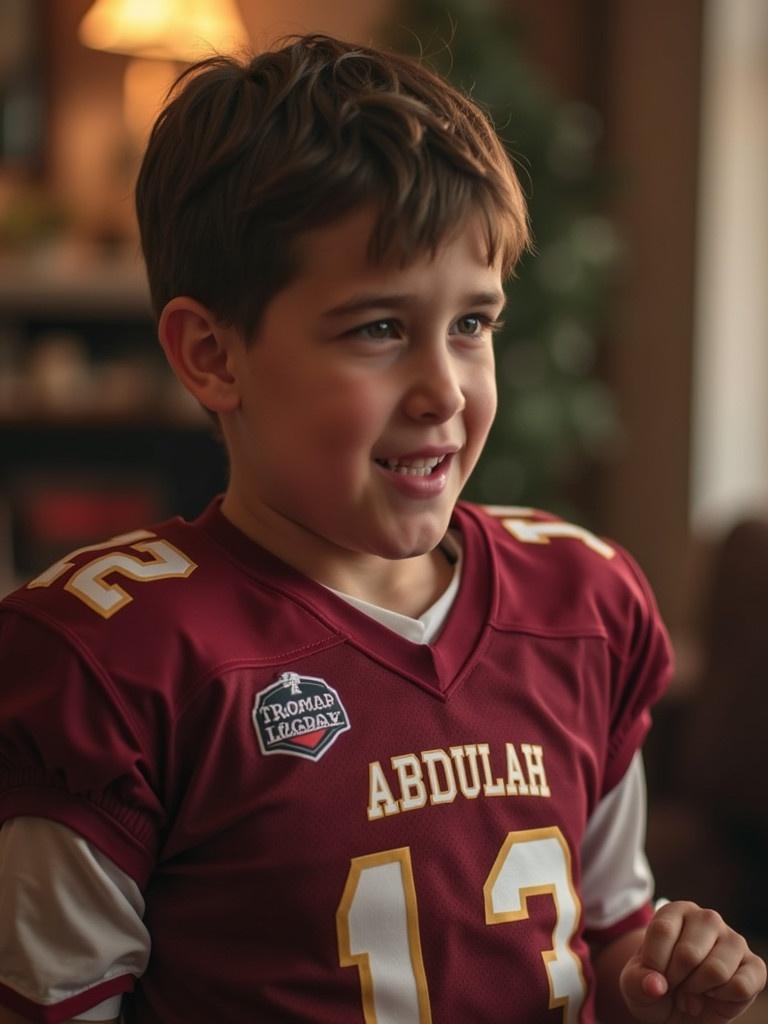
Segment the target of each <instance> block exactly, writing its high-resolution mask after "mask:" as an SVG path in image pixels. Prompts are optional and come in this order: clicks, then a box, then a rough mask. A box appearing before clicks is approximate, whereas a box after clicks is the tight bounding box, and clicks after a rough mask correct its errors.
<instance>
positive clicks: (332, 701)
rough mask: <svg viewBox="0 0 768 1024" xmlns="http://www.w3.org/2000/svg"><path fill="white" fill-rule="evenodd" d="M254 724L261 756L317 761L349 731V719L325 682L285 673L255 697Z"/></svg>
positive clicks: (336, 696) (335, 695) (310, 677)
mask: <svg viewBox="0 0 768 1024" xmlns="http://www.w3.org/2000/svg"><path fill="white" fill-rule="evenodd" d="M253 725H254V728H255V729H256V736H257V737H258V740H259V747H260V748H261V752H262V754H291V755H293V756H294V757H304V758H307V759H308V760H310V761H319V760H320V758H321V757H322V756H323V754H324V753H325V752H326V750H328V748H329V747H330V746H331V744H332V743H334V742H335V741H336V739H337V738H338V737H339V736H340V735H341V733H343V732H346V731H347V729H349V716H348V715H347V712H346V708H345V707H344V705H343V704H342V703H341V700H340V698H339V695H338V693H337V692H336V691H335V690H334V689H333V687H332V686H329V685H328V683H326V681H325V680H324V679H318V678H317V677H315V676H300V675H298V674H297V673H296V672H284V673H283V674H282V675H281V676H280V678H279V679H278V680H277V681H276V682H274V683H272V684H271V686H268V687H266V689H264V690H261V691H260V692H259V693H258V694H257V695H256V702H255V703H254V705H253Z"/></svg>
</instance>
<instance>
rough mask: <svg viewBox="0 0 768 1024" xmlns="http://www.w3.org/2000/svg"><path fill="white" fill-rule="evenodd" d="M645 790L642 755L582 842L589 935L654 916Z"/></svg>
mask: <svg viewBox="0 0 768 1024" xmlns="http://www.w3.org/2000/svg"><path fill="white" fill-rule="evenodd" d="M645 821H646V790H645V769H644V767H643V760H642V755H641V754H640V753H639V752H638V753H636V754H635V756H634V758H633V759H632V762H631V763H630V766H629V768H628V769H627V772H626V774H625V776H624V778H623V779H621V781H620V782H619V783H618V784H617V785H616V786H615V787H614V788H613V789H612V790H611V792H610V793H608V795H607V796H604V797H603V799H602V800H601V801H600V803H599V804H598V805H597V807H596V808H595V810H594V811H593V812H592V815H591V816H590V818H589V821H588V822H587V828H586V832H585V834H584V839H583V840H582V845H581V863H582V876H581V900H582V905H583V908H584V929H585V937H586V938H587V940H588V941H589V942H595V943H599V944H601V945H602V944H604V943H606V942H611V941H612V940H613V939H615V938H618V936H619V935H621V934H623V933H624V932H626V931H630V930H631V929H632V928H638V927H643V926H645V925H646V924H647V923H648V921H649V920H650V918H651V916H652V909H651V899H652V898H653V887H654V881H653V874H652V872H651V868H650V865H649V864H648V859H647V857H646V855H645Z"/></svg>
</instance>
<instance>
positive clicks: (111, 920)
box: [0, 536, 653, 1021]
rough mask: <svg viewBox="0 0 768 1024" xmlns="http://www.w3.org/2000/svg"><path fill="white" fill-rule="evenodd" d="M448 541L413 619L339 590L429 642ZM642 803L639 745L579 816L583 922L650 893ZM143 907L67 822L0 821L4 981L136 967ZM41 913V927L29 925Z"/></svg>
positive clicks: (60, 983) (63, 989) (90, 977)
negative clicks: (436, 578) (618, 777)
mask: <svg viewBox="0 0 768 1024" xmlns="http://www.w3.org/2000/svg"><path fill="white" fill-rule="evenodd" d="M447 546H448V548H449V553H450V554H451V557H452V558H455V567H454V572H453V577H452V580H451V583H450V584H449V586H448V588H447V590H446V591H445V592H444V593H443V594H442V595H441V596H440V597H439V598H438V600H437V601H436V602H435V603H434V604H433V605H432V606H431V607H430V608H428V609H427V610H426V611H425V612H424V614H423V615H421V616H420V617H419V618H418V619H412V618H409V617H408V616H405V615H400V614H398V613H397V612H392V611H389V610H388V609H385V608H380V607H378V606H376V605H371V604H369V603H368V602H366V601H362V600H360V599H359V598H354V597H350V596H349V595H346V594H339V596H340V597H342V598H343V599H344V600H345V601H347V602H348V603H349V604H351V605H353V606H354V607H356V608H358V609H359V610H360V611H362V612H364V613H365V614H367V615H369V616H371V618H374V619H376V620H377V621H378V622H381V623H382V624H383V625H385V626H387V627H388V628H389V629H391V630H393V631H394V632H396V633H398V634H399V635H400V636H403V637H405V638H406V639H408V640H410V641H412V642H413V643H430V642H431V641H432V640H434V639H435V638H436V637H437V635H438V633H439V632H440V629H441V628H442V626H443V623H444V622H445V620H446V618H447V616H448V612H449V611H450V609H451V606H452V605H453V602H454V600H455V598H456V594H457V592H458V589H459V582H460V579H461V547H460V542H459V540H458V538H457V537H456V536H453V537H450V539H449V544H448V545H447ZM334 593H337V594H338V591H334ZM645 811H646V800H645V773H644V769H643V763H642V759H641V756H640V754H639V753H637V754H636V755H635V757H634V759H633V761H632V763H631V764H630V767H629V769H628V770H627V772H626V774H625V776H624V778H623V779H622V781H621V782H620V783H619V784H618V785H617V786H616V787H615V788H614V789H613V790H612V791H611V792H610V793H609V794H608V795H607V796H605V797H604V798H603V800H602V801H601V802H600V804H598V806H597V808H596V809H595V811H594V813H593V814H592V816H591V818H590V820H589V822H588V824H587V829H586V832H585V835H584V840H583V843H582V865H583V871H582V884H581V898H582V905H583V908H584V927H585V928H592V929H601V928H608V927H610V926H611V925H612V924H615V923H616V922H617V921H620V920H621V919H622V918H624V917H626V916H628V915H629V914H631V913H632V912H633V911H635V910H637V909H639V908H640V907H642V906H643V905H644V904H645V903H646V902H647V901H648V900H649V899H650V898H651V896H652V893H653V878H652V875H651V871H650V868H649V865H648V861H647V859H646V857H645V853H644V845H645V817H646V815H645ZM40 907H44V908H45V911H44V914H42V913H41V912H40V909H39V908H40ZM143 913H144V900H143V898H142V895H141V892H140V891H139V889H138V887H137V886H136V883H135V882H134V881H133V879H131V878H130V877H129V876H128V875H127V874H126V873H125V872H124V871H122V870H121V869H120V868H118V867H117V865H115V864H114V863H113V862H112V861H111V860H109V859H108V858H107V857H105V856H104V855H103V854H101V853H100V852H99V851H98V850H96V849H95V848H94V847H93V846H92V845H91V844H90V843H89V842H88V841H87V840H85V839H83V838H82V837H81V836H79V835H77V834H76V833H75V832H73V831H72V830H70V829H69V828H67V827H66V826H64V825H60V824H58V823H56V822H52V821H48V820H45V819H42V818H33V817H18V818H14V819H11V820H9V821H7V822H5V824H4V825H3V826H2V828H0V981H1V982H2V983H3V984H5V985H6V986H7V987H8V988H11V989H13V990H14V991H16V992H18V993H19V994H20V995H22V996H25V997H26V998H27V999H29V1000H30V1001H32V1002H35V1003H38V1004H40V1005H47V1004H53V1003H58V1002H61V1001H62V1000H64V999H68V998H71V997H72V996H74V995H77V994H78V993H80V992H82V991H84V990H86V989H88V988H91V987H93V986H95V985H97V984H99V983H100V982H103V981H106V980H108V979H109V978H113V977H117V976H120V975H124V974H126V973H130V974H133V975H134V976H135V977H140V976H141V974H142V973H143V971H144V970H145V969H146V965H147V962H148V960H149V954H150V946H151V938H150V935H149V932H148V931H147V929H146V928H145V926H144V924H143V921H142V915H143ZM42 920H44V922H45V924H44V927H36V925H37V924H38V923H39V922H41V921H42ZM120 1003H121V997H120V996H119V995H118V996H114V997H112V998H110V999H107V1000H104V1001H103V1002H101V1003H99V1004H98V1005H97V1006H94V1007H92V1008H91V1009H90V1010H87V1011H85V1012H83V1013H81V1014H79V1015H78V1016H77V1017H76V1018H74V1019H75V1020H82V1021H95V1020H105V1019H112V1018H115V1017H117V1016H118V1015H119V1013H120Z"/></svg>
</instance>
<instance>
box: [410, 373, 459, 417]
mask: <svg viewBox="0 0 768 1024" xmlns="http://www.w3.org/2000/svg"><path fill="white" fill-rule="evenodd" d="M465 405H466V398H465V395H464V391H463V389H462V386H461V382H460V379H459V375H458V373H457V370H456V367H455V366H454V365H453V364H452V362H451V360H450V359H449V358H445V357H442V358H441V357H436V358H425V359H421V360H419V362H418V365H417V367H416V373H415V374H414V377H413V379H412V382H411V385H410V387H409V390H408V394H407V396H406V403H405V406H406V411H407V413H408V415H409V416H410V417H411V418H413V419H417V420H428V421H432V422H436V423H441V422H444V421H445V420H449V419H450V418H451V417H452V416H455V415H456V414H457V413H459V412H461V410H462V409H463V408H464V406H465Z"/></svg>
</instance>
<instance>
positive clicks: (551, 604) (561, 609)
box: [463, 505, 663, 650]
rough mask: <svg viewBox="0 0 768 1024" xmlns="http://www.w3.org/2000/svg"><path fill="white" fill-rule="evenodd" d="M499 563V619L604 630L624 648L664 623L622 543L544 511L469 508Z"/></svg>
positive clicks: (569, 630) (546, 628)
mask: <svg viewBox="0 0 768 1024" xmlns="http://www.w3.org/2000/svg"><path fill="white" fill-rule="evenodd" d="M463 511H464V514H465V515H469V516H471V517H472V518H473V519H474V520H475V522H476V523H477V524H478V525H479V527H480V529H481V530H482V532H483V533H484V535H485V537H486V540H487V543H488V545H489V547H490V550H491V557H492V559H493V562H494V565H495V577H496V591H497V592H496V600H495V618H496V621H497V622H499V623H500V624H503V625H509V626H516V627H521V628H527V629H531V630H535V631H542V632H545V633H549V634H557V633H562V634H573V633H576V634H591V633H595V632H597V633H599V634H601V635H604V636H606V638H607V639H608V640H609V641H610V642H611V643H612V644H613V645H614V646H615V647H618V648H620V649H622V650H624V649H625V647H626V645H627V643H628V642H629V641H630V636H631V634H632V633H634V631H635V629H636V628H638V627H640V628H642V627H643V624H645V626H647V625H649V624H653V623H658V625H659V628H663V627H661V625H660V619H659V613H658V610H657V607H656V602H655V599H654V597H653V594H652V592H651V588H650V586H649V584H648V582H647V580H646V578H645V575H644V574H643V572H642V570H641V569H640V568H639V566H638V565H637V564H636V562H635V561H634V560H633V559H632V557H631V556H630V555H629V554H628V553H627V552H626V551H625V550H624V549H623V548H622V547H621V546H620V545H618V544H616V543H614V542H613V541H608V540H606V539H604V538H603V537H600V536H598V535H597V534H595V533H593V532H592V531H590V530H588V529H586V528H585V527H583V526H580V525H578V524H575V523H571V522H567V521H566V520H564V519H561V518H559V517H558V516H556V515H553V514H552V513H549V512H545V511H542V510H540V509H534V508H528V507H519V506H503V505H498V506H497V505H483V506H477V505H475V506H472V505H470V506H466V505H464V506H463Z"/></svg>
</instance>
